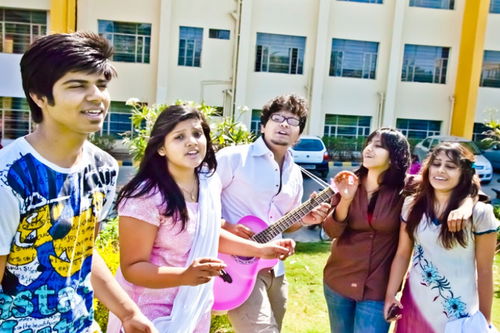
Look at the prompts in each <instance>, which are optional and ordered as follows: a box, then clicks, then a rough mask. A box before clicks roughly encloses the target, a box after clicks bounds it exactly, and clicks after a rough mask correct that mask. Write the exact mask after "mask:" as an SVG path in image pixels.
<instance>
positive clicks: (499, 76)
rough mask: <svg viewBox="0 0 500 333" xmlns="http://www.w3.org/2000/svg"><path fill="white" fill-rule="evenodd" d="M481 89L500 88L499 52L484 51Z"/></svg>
mask: <svg viewBox="0 0 500 333" xmlns="http://www.w3.org/2000/svg"><path fill="white" fill-rule="evenodd" d="M479 85H480V86H481V87H493V88H500V51H484V58H483V69H482V72H481V81H480V83H479Z"/></svg>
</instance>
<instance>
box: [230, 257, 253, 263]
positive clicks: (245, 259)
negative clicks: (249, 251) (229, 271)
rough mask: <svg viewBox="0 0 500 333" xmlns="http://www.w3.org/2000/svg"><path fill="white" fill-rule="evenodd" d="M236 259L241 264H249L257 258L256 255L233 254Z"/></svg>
mask: <svg viewBox="0 0 500 333" xmlns="http://www.w3.org/2000/svg"><path fill="white" fill-rule="evenodd" d="M233 258H234V260H235V261H236V262H238V263H240V264H243V265H248V264H252V263H253V262H255V261H256V260H257V258H255V257H244V256H233Z"/></svg>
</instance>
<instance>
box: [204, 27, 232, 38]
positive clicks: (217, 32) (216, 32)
mask: <svg viewBox="0 0 500 333" xmlns="http://www.w3.org/2000/svg"><path fill="white" fill-rule="evenodd" d="M229 36H230V32H229V30H221V29H210V30H208V37H209V38H216V39H229Z"/></svg>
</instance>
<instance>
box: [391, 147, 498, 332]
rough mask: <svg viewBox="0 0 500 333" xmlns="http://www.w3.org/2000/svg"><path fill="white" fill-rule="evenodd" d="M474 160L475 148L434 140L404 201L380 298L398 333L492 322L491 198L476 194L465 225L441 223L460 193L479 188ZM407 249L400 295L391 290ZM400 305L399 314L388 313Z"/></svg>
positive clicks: (479, 328) (483, 326) (480, 327)
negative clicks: (488, 201) (451, 226)
mask: <svg viewBox="0 0 500 333" xmlns="http://www.w3.org/2000/svg"><path fill="white" fill-rule="evenodd" d="M474 166H475V165H474V155H472V154H471V153H470V152H469V151H468V150H467V149H466V148H464V147H463V146H462V145H460V144H459V143H442V144H440V145H438V146H436V147H435V148H434V149H433V151H432V153H431V155H430V156H429V157H428V158H427V159H426V160H425V161H424V164H423V166H422V171H421V174H422V179H421V182H420V183H419V184H418V185H417V186H416V192H415V193H414V194H413V195H412V196H410V197H408V198H406V200H405V202H404V204H403V208H402V213H401V215H402V217H401V219H402V221H403V222H404V223H402V225H401V229H400V234H399V244H398V249H397V252H396V256H395V257H394V260H393V262H392V266H391V274H390V278H389V284H388V287H387V292H386V297H385V306H384V313H385V316H386V318H388V319H397V320H398V322H397V326H396V332H398V333H402V332H403V333H404V332H434V333H438V332H463V330H462V329H463V328H464V327H465V326H467V325H476V326H474V328H471V330H470V332H488V331H489V329H490V328H489V326H490V327H491V305H492V298H493V271H492V264H493V257H494V254H495V245H496V231H497V230H498V226H499V222H498V220H497V219H496V218H495V215H494V213H493V209H492V206H491V205H488V204H485V203H482V202H478V203H476V204H475V205H474V208H473V214H472V221H469V223H465V225H464V228H463V229H462V230H460V231H457V232H451V231H450V230H449V229H448V225H447V223H446V217H447V216H448V214H449V212H450V211H452V210H453V209H455V208H457V207H458V205H459V203H460V202H461V201H462V200H463V199H464V198H466V197H467V196H470V197H475V196H476V195H477V194H478V191H479V188H480V185H479V178H478V177H477V175H476V174H475V170H474ZM412 253H413V258H412V264H411V266H410V271H409V274H408V278H407V280H406V283H405V286H404V289H403V296H402V298H401V302H399V301H398V300H397V299H396V298H395V296H396V293H397V291H398V289H399V287H400V285H401V282H402V281H403V277H404V276H405V274H406V271H407V269H408V264H409V262H410V257H411V256H412ZM397 307H399V308H400V314H397V315H395V316H392V315H391V313H390V312H393V311H391V309H394V308H397ZM390 317H393V318H390ZM471 317H472V318H471ZM457 327H459V328H458V330H457Z"/></svg>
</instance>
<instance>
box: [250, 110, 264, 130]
mask: <svg viewBox="0 0 500 333" xmlns="http://www.w3.org/2000/svg"><path fill="white" fill-rule="evenodd" d="M261 113H262V110H257V109H253V110H252V120H251V122H250V132H252V133H253V134H255V135H259V134H260V115H261Z"/></svg>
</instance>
